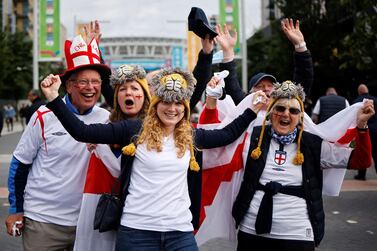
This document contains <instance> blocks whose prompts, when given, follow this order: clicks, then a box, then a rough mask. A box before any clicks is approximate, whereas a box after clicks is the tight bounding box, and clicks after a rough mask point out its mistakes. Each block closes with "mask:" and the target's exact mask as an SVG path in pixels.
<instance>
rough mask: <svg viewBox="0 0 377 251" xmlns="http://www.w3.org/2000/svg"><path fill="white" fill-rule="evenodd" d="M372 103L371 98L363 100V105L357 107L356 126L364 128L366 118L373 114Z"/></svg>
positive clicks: (366, 121)
mask: <svg viewBox="0 0 377 251" xmlns="http://www.w3.org/2000/svg"><path fill="white" fill-rule="evenodd" d="M374 113H375V111H374V105H373V100H370V99H368V100H365V101H364V104H363V107H361V108H360V109H359V111H358V112H357V119H356V123H357V127H358V128H365V127H366V126H367V123H368V120H369V119H370V118H371V117H372V116H373V115H374Z"/></svg>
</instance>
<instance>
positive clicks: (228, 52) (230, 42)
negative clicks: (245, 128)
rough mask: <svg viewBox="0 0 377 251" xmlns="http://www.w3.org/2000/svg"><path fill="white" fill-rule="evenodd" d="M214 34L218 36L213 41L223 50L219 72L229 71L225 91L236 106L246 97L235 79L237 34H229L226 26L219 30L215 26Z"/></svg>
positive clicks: (219, 27)
mask: <svg viewBox="0 0 377 251" xmlns="http://www.w3.org/2000/svg"><path fill="white" fill-rule="evenodd" d="M216 32H217V33H218V34H219V35H218V36H217V37H216V38H215V41H216V43H218V44H219V45H220V46H221V49H222V50H223V55H224V59H223V61H222V63H220V71H223V70H227V71H229V75H228V77H227V78H226V79H225V91H226V93H227V94H228V95H230V96H231V97H232V99H233V101H234V104H235V105H238V104H239V103H240V102H241V101H242V100H243V99H244V98H245V96H246V93H245V92H244V91H243V90H242V88H241V85H240V83H239V82H238V78H237V71H236V62H235V61H234V46H235V45H236V42H237V32H236V31H232V32H229V30H228V28H227V26H226V25H224V28H223V29H221V26H220V25H217V26H216Z"/></svg>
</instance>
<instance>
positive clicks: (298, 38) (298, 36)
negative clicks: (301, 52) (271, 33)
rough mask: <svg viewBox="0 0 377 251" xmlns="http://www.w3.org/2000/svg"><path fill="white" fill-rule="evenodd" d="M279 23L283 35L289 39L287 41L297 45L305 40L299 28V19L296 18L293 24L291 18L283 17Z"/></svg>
mask: <svg viewBox="0 0 377 251" xmlns="http://www.w3.org/2000/svg"><path fill="white" fill-rule="evenodd" d="M280 24H281V29H282V31H283V32H284V34H285V36H286V37H287V38H288V39H289V41H291V43H292V44H293V45H299V44H302V43H303V42H305V39H304V35H303V34H302V32H301V30H300V21H299V20H297V21H296V23H295V24H294V23H293V19H292V18H289V19H288V18H284V19H283V20H281V22H280Z"/></svg>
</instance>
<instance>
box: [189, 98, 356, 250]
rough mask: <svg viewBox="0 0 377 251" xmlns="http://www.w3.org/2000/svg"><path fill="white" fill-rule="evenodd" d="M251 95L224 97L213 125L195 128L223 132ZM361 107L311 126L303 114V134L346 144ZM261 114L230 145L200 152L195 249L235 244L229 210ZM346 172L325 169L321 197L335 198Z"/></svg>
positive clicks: (351, 136)
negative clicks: (219, 243) (221, 240)
mask: <svg viewBox="0 0 377 251" xmlns="http://www.w3.org/2000/svg"><path fill="white" fill-rule="evenodd" d="M252 100H253V94H250V95H248V96H247V97H246V98H245V99H244V100H243V101H242V102H241V103H240V104H239V105H237V106H235V105H234V102H233V100H232V99H231V98H230V97H229V96H227V97H226V98H225V99H224V100H222V101H218V111H219V119H220V121H221V123H217V124H206V125H203V124H199V125H198V128H206V129H215V128H223V127H224V126H225V125H227V124H229V123H230V122H231V121H233V119H235V118H236V117H237V116H239V115H240V114H242V112H243V111H244V110H245V109H246V108H249V107H250V104H251V102H252ZM361 106H362V103H356V104H354V105H352V106H350V107H348V108H346V109H344V110H342V111H340V112H339V113H337V114H335V115H334V116H332V117H331V118H330V119H328V120H326V121H324V122H323V123H321V124H318V125H316V124H314V123H313V122H312V120H311V119H310V117H309V116H308V115H307V114H306V113H305V117H304V130H305V131H308V132H310V133H313V134H316V135H318V136H320V137H321V138H322V139H324V140H327V141H330V142H337V143H339V144H347V143H349V142H350V141H351V140H352V139H353V136H354V135H355V132H356V129H355V128H356V114H357V111H358V110H359V109H360V107H361ZM264 116H265V112H263V111H261V112H259V113H258V115H257V118H256V119H255V120H254V121H253V122H251V123H250V125H249V127H248V129H247V130H246V131H245V132H244V133H243V134H242V135H241V136H240V137H239V138H238V139H237V140H236V141H235V142H233V143H232V144H230V145H227V146H225V147H219V148H214V149H207V150H203V163H202V168H203V183H202V206H201V215H200V223H201V225H200V228H199V230H198V231H197V233H196V235H195V238H196V241H197V244H198V246H200V245H202V244H204V243H205V242H207V241H208V240H210V239H213V238H225V239H228V240H230V241H235V240H236V227H235V222H234V220H233V218H232V214H231V212H232V206H233V203H234V200H235V198H236V196H237V194H238V191H239V188H240V185H241V181H242V178H243V172H244V165H245V162H246V159H247V154H248V149H249V144H250V135H251V133H252V130H253V127H254V126H259V125H261V124H262V122H263V120H264ZM345 172H346V169H326V170H324V171H323V194H326V195H332V196H336V195H338V194H339V191H340V187H341V184H342V181H343V178H344V175H345Z"/></svg>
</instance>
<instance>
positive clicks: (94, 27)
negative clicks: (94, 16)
mask: <svg viewBox="0 0 377 251" xmlns="http://www.w3.org/2000/svg"><path fill="white" fill-rule="evenodd" d="M84 34H85V37H84V40H85V42H86V44H89V43H90V42H91V41H92V39H93V38H94V39H95V40H96V41H97V44H99V42H100V39H101V36H102V33H101V29H100V26H99V22H98V20H95V21H90V24H89V25H85V26H84Z"/></svg>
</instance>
